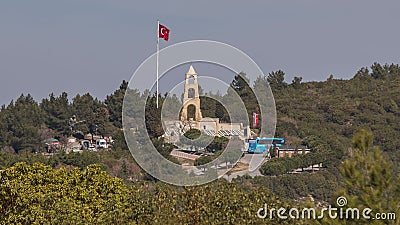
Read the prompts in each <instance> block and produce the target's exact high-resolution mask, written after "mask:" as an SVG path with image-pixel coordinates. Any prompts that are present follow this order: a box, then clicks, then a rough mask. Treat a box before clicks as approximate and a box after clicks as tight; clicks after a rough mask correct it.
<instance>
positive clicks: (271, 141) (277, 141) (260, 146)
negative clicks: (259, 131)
mask: <svg viewBox="0 0 400 225" xmlns="http://www.w3.org/2000/svg"><path fill="white" fill-rule="evenodd" d="M247 143H248V144H249V147H248V149H247V152H248V153H264V152H265V151H268V150H269V149H270V148H271V147H273V146H274V145H275V146H276V147H281V146H282V145H284V144H285V139H284V138H259V137H258V138H256V139H248V140H247Z"/></svg>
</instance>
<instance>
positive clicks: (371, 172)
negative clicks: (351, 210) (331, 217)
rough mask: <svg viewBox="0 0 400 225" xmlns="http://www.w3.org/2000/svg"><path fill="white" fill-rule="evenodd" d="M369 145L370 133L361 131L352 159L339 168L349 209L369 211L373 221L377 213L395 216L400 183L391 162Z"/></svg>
mask: <svg viewBox="0 0 400 225" xmlns="http://www.w3.org/2000/svg"><path fill="white" fill-rule="evenodd" d="M372 142H373V134H372V133H371V132H370V131H367V130H364V129H363V130H361V131H360V132H359V133H358V134H356V135H355V136H354V138H353V141H352V144H353V150H352V152H351V156H350V158H349V159H347V160H345V161H344V163H343V166H342V167H341V173H342V175H343V178H344V181H345V184H346V186H345V189H344V190H343V191H342V194H343V195H344V196H346V197H347V199H348V205H347V206H348V207H358V208H366V207H368V208H371V209H372V212H371V216H372V217H373V216H375V213H377V212H397V215H398V206H399V203H400V201H399V198H398V196H399V193H398V187H399V180H398V178H397V177H396V176H395V175H394V174H393V168H392V164H391V162H390V161H389V160H388V159H386V157H384V155H383V154H382V151H381V150H380V148H379V147H376V146H373V145H372ZM371 222H372V221H371ZM375 222H376V221H375Z"/></svg>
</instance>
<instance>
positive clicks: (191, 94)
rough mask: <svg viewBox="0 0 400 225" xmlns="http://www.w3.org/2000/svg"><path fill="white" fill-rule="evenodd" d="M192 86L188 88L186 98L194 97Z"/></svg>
mask: <svg viewBox="0 0 400 225" xmlns="http://www.w3.org/2000/svg"><path fill="white" fill-rule="evenodd" d="M194 93H195V91H194V88H189V90H188V98H194Z"/></svg>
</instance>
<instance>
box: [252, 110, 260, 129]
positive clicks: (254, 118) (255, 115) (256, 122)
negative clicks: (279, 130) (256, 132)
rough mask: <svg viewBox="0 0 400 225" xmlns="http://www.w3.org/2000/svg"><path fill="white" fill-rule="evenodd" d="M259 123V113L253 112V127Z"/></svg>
mask: <svg viewBox="0 0 400 225" xmlns="http://www.w3.org/2000/svg"><path fill="white" fill-rule="evenodd" d="M258 124H259V120H258V114H257V113H253V128H254V127H258Z"/></svg>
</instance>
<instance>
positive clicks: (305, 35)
mask: <svg viewBox="0 0 400 225" xmlns="http://www.w3.org/2000/svg"><path fill="white" fill-rule="evenodd" d="M399 12H400V2H399V1H394V0H393V1H371V0H354V1H342V0H336V1H322V0H297V1H287V0H286V1H227V0H226V1H208V0H207V1H205V0H202V1H196V2H194V1H177V0H171V1H140V3H139V1H137V2H135V1H128V0H59V1H55V0H35V1H28V0H2V1H1V2H0V32H1V33H0V77H1V78H0V79H1V80H0V93H1V95H0V104H8V103H9V102H10V100H11V99H15V98H16V97H18V96H19V95H20V94H21V93H31V94H32V95H33V96H34V97H35V99H36V100H41V98H44V97H47V96H48V94H49V93H51V92H54V93H55V94H59V93H61V92H62V91H66V92H67V93H68V94H69V95H70V97H73V96H74V95H76V94H77V93H86V92H90V93H91V94H92V95H94V96H96V97H98V98H100V99H104V97H105V96H106V95H107V94H110V93H111V92H113V91H114V90H115V89H117V88H118V86H119V84H120V83H121V81H122V80H123V79H125V80H129V79H130V76H131V75H132V73H133V71H134V70H135V69H136V68H137V66H138V65H139V64H140V63H141V62H142V61H143V60H145V59H146V58H147V57H148V56H150V55H151V54H152V53H154V52H155V42H156V37H155V35H156V33H155V32H156V29H157V28H156V20H157V18H159V19H160V20H161V23H163V24H164V25H166V26H167V27H169V28H170V29H171V36H170V41H169V42H161V47H166V46H168V45H171V44H174V43H177V42H181V41H187V40H195V39H209V40H216V41H221V42H225V43H228V44H231V45H233V46H235V47H237V48H239V49H241V50H242V51H244V52H245V53H247V54H248V55H249V56H250V57H252V58H253V59H254V60H255V62H256V63H257V64H258V65H259V66H260V67H261V69H262V70H263V72H264V73H268V72H270V71H272V70H277V69H282V70H284V71H285V72H286V74H287V77H286V80H287V82H290V81H291V80H292V78H293V77H294V76H302V77H303V79H304V80H306V81H309V80H325V79H326V78H327V77H328V76H329V75H330V74H333V75H334V77H336V78H350V77H352V76H353V75H354V74H355V72H356V71H357V70H358V69H359V68H360V67H363V66H369V65H371V64H372V63H373V62H380V63H399V61H400V51H399V40H400V27H399V24H400V22H399V21H400V13H399ZM197 72H199V73H201V71H197ZM182 77H183V74H182Z"/></svg>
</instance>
